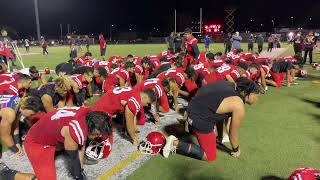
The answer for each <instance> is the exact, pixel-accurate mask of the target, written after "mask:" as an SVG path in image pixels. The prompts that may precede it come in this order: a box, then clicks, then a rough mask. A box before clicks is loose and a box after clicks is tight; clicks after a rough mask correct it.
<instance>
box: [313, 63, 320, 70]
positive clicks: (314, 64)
mask: <svg viewBox="0 0 320 180" xmlns="http://www.w3.org/2000/svg"><path fill="white" fill-rule="evenodd" d="M312 69H313V70H319V69H320V66H319V64H318V63H313V64H312Z"/></svg>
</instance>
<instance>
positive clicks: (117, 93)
mask: <svg viewBox="0 0 320 180" xmlns="http://www.w3.org/2000/svg"><path fill="white" fill-rule="evenodd" d="M121 100H122V101H126V102H127V105H128V107H129V109H130V111H131V112H132V113H133V114H135V115H137V113H138V112H140V111H141V108H143V107H142V105H141V96H140V91H136V90H133V89H132V87H116V88H113V89H110V90H108V91H107V92H106V93H105V94H104V95H102V96H101V97H100V98H99V99H98V100H97V102H96V103H95V105H94V106H93V107H92V110H95V111H104V112H107V113H108V114H110V115H111V116H112V115H115V114H116V113H118V112H121V113H123V112H124V110H125V106H123V105H122V104H121Z"/></svg>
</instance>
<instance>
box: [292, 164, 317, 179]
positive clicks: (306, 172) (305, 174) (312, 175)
mask: <svg viewBox="0 0 320 180" xmlns="http://www.w3.org/2000/svg"><path fill="white" fill-rule="evenodd" d="M317 179H320V170H317V169H312V168H308V167H307V168H298V169H296V170H295V171H294V172H293V173H292V174H291V175H290V177H289V178H288V180H317Z"/></svg>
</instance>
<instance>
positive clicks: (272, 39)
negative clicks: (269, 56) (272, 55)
mask: <svg viewBox="0 0 320 180" xmlns="http://www.w3.org/2000/svg"><path fill="white" fill-rule="evenodd" d="M273 43H274V37H273V35H272V34H271V35H270V36H269V38H268V50H267V51H268V52H271V51H272V48H273Z"/></svg>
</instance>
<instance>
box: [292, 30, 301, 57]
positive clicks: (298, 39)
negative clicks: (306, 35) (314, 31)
mask: <svg viewBox="0 0 320 180" xmlns="http://www.w3.org/2000/svg"><path fill="white" fill-rule="evenodd" d="M302 43H303V38H302V37H301V33H300V32H298V33H297V35H296V37H294V39H293V50H294V53H295V54H297V53H300V54H301V53H302Z"/></svg>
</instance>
